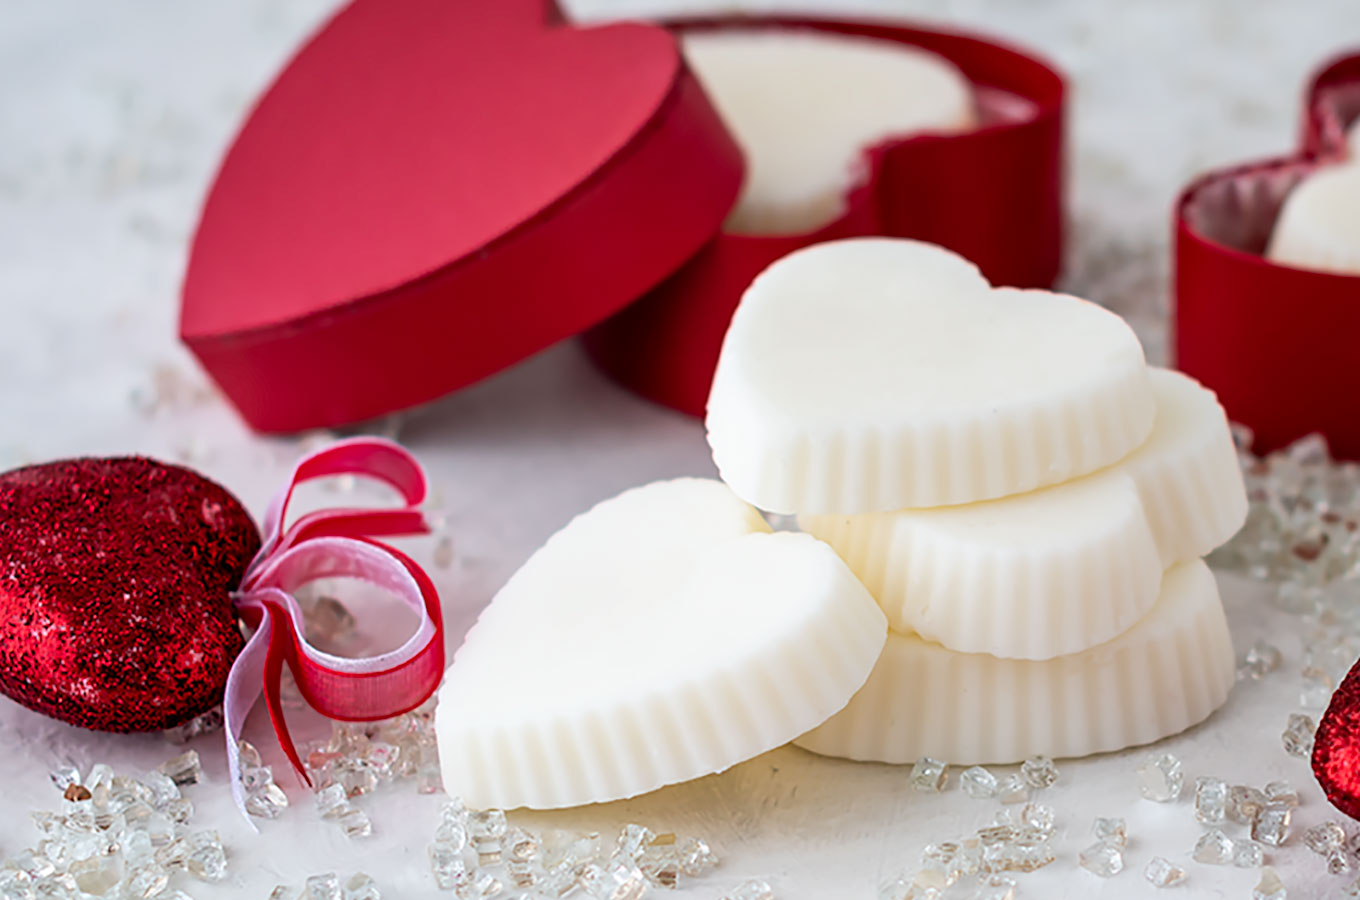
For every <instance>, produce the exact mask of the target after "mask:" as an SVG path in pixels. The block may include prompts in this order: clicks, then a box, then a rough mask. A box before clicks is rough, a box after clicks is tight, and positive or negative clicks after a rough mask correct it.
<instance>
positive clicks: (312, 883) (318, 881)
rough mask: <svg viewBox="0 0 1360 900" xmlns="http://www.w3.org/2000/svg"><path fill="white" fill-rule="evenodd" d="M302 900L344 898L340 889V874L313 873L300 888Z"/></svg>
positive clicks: (334, 899) (337, 899) (339, 899)
mask: <svg viewBox="0 0 1360 900" xmlns="http://www.w3.org/2000/svg"><path fill="white" fill-rule="evenodd" d="M302 897H303V900H344V894H343V893H341V889H340V876H339V875H336V874H335V873H334V872H327V873H325V874H324V875H313V876H312V877H311V878H308V879H307V882H306V884H305V885H303V888H302Z"/></svg>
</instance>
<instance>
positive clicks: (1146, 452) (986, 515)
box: [798, 369, 1247, 659]
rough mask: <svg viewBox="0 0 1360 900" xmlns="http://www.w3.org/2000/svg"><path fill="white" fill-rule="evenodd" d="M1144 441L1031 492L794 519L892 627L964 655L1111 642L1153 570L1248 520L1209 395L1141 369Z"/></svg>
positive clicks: (1038, 655)
mask: <svg viewBox="0 0 1360 900" xmlns="http://www.w3.org/2000/svg"><path fill="white" fill-rule="evenodd" d="M1149 377H1150V379H1151V384H1152V389H1153V393H1154V394H1155V396H1156V402H1157V418H1156V425H1155V427H1154V428H1153V431H1152V434H1151V436H1150V437H1149V438H1148V440H1147V441H1145V442H1144V443H1143V444H1142V445H1141V446H1140V447H1139V448H1138V449H1137V450H1135V451H1134V452H1133V453H1132V454H1130V455H1129V456H1128V457H1126V458H1125V459H1124V460H1123V461H1121V462H1120V463H1118V464H1116V465H1115V466H1112V467H1110V468H1108V469H1104V470H1101V471H1100V472H1097V473H1095V474H1092V475H1087V476H1085V477H1082V478H1078V479H1075V480H1073V481H1069V482H1067V483H1065V484H1060V485H1056V486H1054V487H1048V488H1041V489H1039V490H1037V491H1031V492H1030V493H1028V494H1020V495H1017V496H1013V497H1003V498H1001V499H999V500H988V501H984V502H981V503H970V504H965V505H963V506H950V507H940V508H936V509H908V510H900V511H898V512H892V513H872V514H868V515H862V516H800V517H799V520H798V522H799V525H800V527H802V529H803V530H804V531H807V532H808V533H810V534H812V535H814V536H816V537H818V538H821V539H822V540H824V541H826V542H827V543H828V544H830V545H831V546H832V547H834V548H835V549H836V552H837V553H839V554H840V555H841V558H842V559H844V560H845V561H846V563H847V564H848V565H849V566H850V568H851V569H852V570H853V571H854V572H855V574H856V575H857V576H859V579H860V580H861V581H862V582H863V583H864V585H865V587H867V588H868V589H869V592H870V593H872V594H873V595H874V597H875V598H876V599H877V600H878V602H879V605H880V606H881V607H882V608H883V611H884V612H885V613H886V614H887V616H888V624H889V627H891V628H892V629H893V630H895V631H902V632H911V631H914V632H916V633H918V634H920V635H921V636H922V637H924V638H925V639H926V640H930V641H936V642H938V643H940V644H942V645H944V646H945V647H948V648H949V649H951V650H957V651H960V652H963V653H988V654H991V655H992V656H1000V657H1007V658H1015V659H1051V658H1052V657H1055V656H1064V655H1067V654H1071V653H1078V652H1080V651H1082V650H1085V649H1087V648H1089V647H1094V646H1095V645H1097V644H1101V643H1104V642H1105V641H1107V640H1109V639H1111V638H1113V637H1114V636H1115V635H1118V634H1121V633H1122V632H1124V631H1125V630H1126V629H1127V628H1129V627H1130V626H1131V625H1133V623H1134V622H1136V621H1138V620H1139V619H1140V618H1141V617H1142V616H1143V615H1144V614H1145V613H1146V612H1147V611H1148V610H1149V609H1151V608H1152V605H1153V604H1154V603H1155V602H1156V600H1157V594H1158V591H1159V588H1160V585H1161V581H1162V571H1163V570H1164V569H1165V568H1167V567H1168V566H1170V565H1171V564H1173V563H1176V562H1180V561H1183V560H1189V559H1196V558H1198V557H1201V556H1204V555H1205V554H1207V553H1209V552H1210V551H1211V550H1213V549H1214V548H1215V547H1218V546H1219V545H1221V544H1223V543H1224V542H1226V541H1227V540H1228V539H1229V538H1230V537H1232V536H1233V535H1234V534H1235V533H1236V532H1237V529H1238V528H1240V527H1241V526H1242V522H1243V521H1244V520H1245V518H1246V513H1247V497H1246V490H1245V488H1244V487H1243V484H1242V473H1241V469H1240V467H1239V466H1238V462H1237V454H1236V450H1235V449H1234V447H1233V441H1232V434H1231V432H1230V430H1229V428H1228V420H1227V416H1226V414H1225V413H1224V412H1223V408H1222V407H1221V406H1219V405H1218V401H1217V399H1216V398H1215V397H1214V395H1213V392H1211V391H1209V390H1207V389H1205V388H1203V387H1201V386H1200V385H1199V384H1198V383H1197V382H1196V381H1195V380H1194V379H1192V378H1189V377H1188V376H1185V375H1182V374H1180V373H1179V372H1171V371H1168V370H1166V369H1152V370H1151V371H1150V372H1149Z"/></svg>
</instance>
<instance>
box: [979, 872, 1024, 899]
mask: <svg viewBox="0 0 1360 900" xmlns="http://www.w3.org/2000/svg"><path fill="white" fill-rule="evenodd" d="M973 900H1015V879H1014V878H1011V877H1010V876H1008V875H997V874H993V875H988V876H987V877H986V878H983V879H982V880H981V881H979V882H978V886H977V891H975V892H974V893H973Z"/></svg>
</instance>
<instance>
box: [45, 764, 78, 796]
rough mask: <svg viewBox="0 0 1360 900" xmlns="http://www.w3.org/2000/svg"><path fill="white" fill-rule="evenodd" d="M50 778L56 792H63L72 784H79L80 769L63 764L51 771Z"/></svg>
mask: <svg viewBox="0 0 1360 900" xmlns="http://www.w3.org/2000/svg"><path fill="white" fill-rule="evenodd" d="M51 778H52V783H53V784H55V785H56V786H57V790H59V791H65V790H66V789H67V788H69V787H70V786H71V785H73V784H80V769H77V768H76V767H75V766H73V765H71V764H70V763H63V764H62V765H59V766H57V767H56V768H55V769H53V770H52V773H51Z"/></svg>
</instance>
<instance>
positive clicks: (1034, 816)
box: [1020, 803, 1057, 836]
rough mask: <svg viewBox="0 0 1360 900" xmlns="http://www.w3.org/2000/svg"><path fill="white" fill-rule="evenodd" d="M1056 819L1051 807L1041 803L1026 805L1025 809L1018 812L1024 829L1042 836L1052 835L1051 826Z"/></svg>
mask: <svg viewBox="0 0 1360 900" xmlns="http://www.w3.org/2000/svg"><path fill="white" fill-rule="evenodd" d="M1056 819H1057V816H1056V815H1055V814H1054V812H1053V807H1051V806H1047V805H1045V804H1043V803H1026V804H1025V808H1024V809H1023V810H1021V812H1020V821H1021V823H1022V824H1023V825H1024V826H1025V827H1026V828H1029V829H1032V830H1033V831H1035V832H1038V833H1039V834H1042V835H1044V836H1048V835H1050V834H1052V833H1053V824H1054V822H1055V821H1056Z"/></svg>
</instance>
